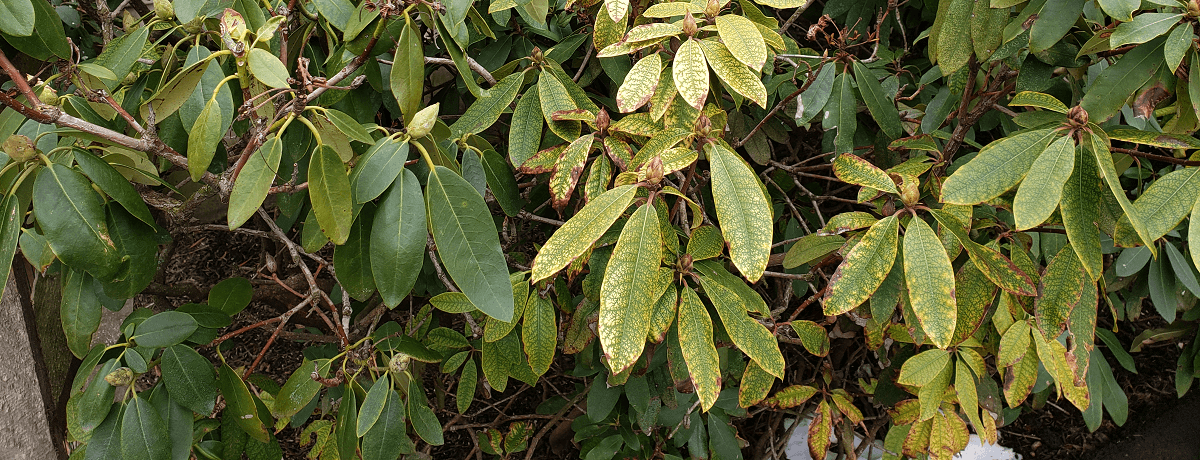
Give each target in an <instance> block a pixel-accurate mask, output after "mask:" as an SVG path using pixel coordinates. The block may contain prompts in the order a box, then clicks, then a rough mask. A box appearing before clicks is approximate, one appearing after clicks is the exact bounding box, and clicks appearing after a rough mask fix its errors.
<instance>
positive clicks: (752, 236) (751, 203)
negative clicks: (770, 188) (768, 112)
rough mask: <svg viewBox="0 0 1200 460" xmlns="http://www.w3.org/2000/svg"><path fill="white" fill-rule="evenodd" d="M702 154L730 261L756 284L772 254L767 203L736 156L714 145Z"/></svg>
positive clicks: (756, 181)
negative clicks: (706, 162) (709, 177)
mask: <svg viewBox="0 0 1200 460" xmlns="http://www.w3.org/2000/svg"><path fill="white" fill-rule="evenodd" d="M704 152H705V154H706V155H707V156H708V162H709V165H710V166H711V168H712V191H713V202H714V203H713V204H714V206H715V207H716V210H717V221H718V223H720V225H721V233H722V235H724V237H725V241H726V242H727V243H729V255H730V258H731V259H733V265H734V266H735V267H737V269H738V271H740V272H741V273H742V276H745V277H746V279H748V280H750V281H751V282H755V281H758V279H759V278H760V277H761V276H762V273H763V271H764V270H765V269H766V266H767V259H768V258H769V256H770V255H771V254H770V253H771V238H772V235H773V232H772V230H773V229H772V225H771V218H772V213H771V206H770V203H769V202H768V201H767V197H766V196H765V195H763V192H762V189H761V188H760V187H761V186H760V185H759V184H760V182H759V181H758V178H757V177H755V175H754V171H753V170H751V169H750V166H749V165H747V164H746V163H745V162H744V161H742V159H741V158H740V157H738V156H737V154H735V153H733V152H731V151H729V150H728V149H726V148H725V147H723V146H721V145H719V144H715V143H710V144H708V145H706V146H705V149H704Z"/></svg>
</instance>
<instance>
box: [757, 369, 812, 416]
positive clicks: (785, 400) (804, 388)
mask: <svg viewBox="0 0 1200 460" xmlns="http://www.w3.org/2000/svg"><path fill="white" fill-rule="evenodd" d="M768 375H770V374H768ZM815 394H817V389H816V388H813V387H810V386H808V385H792V386H790V387H787V388H784V389H782V390H779V391H778V392H777V393H775V396H772V397H770V398H768V399H767V400H766V404H769V405H771V406H774V407H778V408H780V409H790V408H793V407H797V406H799V405H801V404H804V403H806V402H808V400H809V399H811V398H812V397H813V395H815Z"/></svg>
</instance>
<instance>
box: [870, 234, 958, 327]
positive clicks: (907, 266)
mask: <svg viewBox="0 0 1200 460" xmlns="http://www.w3.org/2000/svg"><path fill="white" fill-rule="evenodd" d="M860 244H861V243H860ZM904 278H905V279H906V280H907V281H908V296H909V301H910V302H911V304H912V308H913V312H915V313H916V315H917V319H918V320H920V321H921V328H922V329H924V330H925V334H926V335H927V336H928V337H929V341H930V342H933V344H934V345H937V346H938V348H946V347H947V346H948V345H950V340H951V339H952V338H953V337H954V326H955V323H957V321H958V306H957V305H956V304H955V301H954V267H952V266H951V265H950V257H949V256H947V255H946V249H945V248H943V247H942V242H941V241H940V240H938V236H937V234H936V233H934V232H933V229H932V228H930V227H929V224H927V223H925V221H924V220H921V219H919V218H913V219H912V221H911V222H910V223H909V224H908V229H907V230H906V231H905V233H904Z"/></svg>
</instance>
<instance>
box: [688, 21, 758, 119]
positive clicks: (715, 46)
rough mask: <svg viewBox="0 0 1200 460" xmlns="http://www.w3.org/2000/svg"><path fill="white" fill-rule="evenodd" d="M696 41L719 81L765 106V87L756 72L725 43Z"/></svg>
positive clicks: (707, 40) (709, 40)
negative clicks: (747, 66)
mask: <svg viewBox="0 0 1200 460" xmlns="http://www.w3.org/2000/svg"><path fill="white" fill-rule="evenodd" d="M722 17H725V16H722ZM698 43H700V49H702V50H704V59H705V60H706V61H708V66H709V67H712V69H713V72H715V73H716V74H717V77H718V78H720V79H721V81H723V82H725V84H727V85H729V87H730V88H732V89H733V90H734V91H736V92H737V93H738V94H741V95H742V96H745V97H746V98H749V99H750V100H751V101H754V103H755V104H758V106H759V107H763V108H766V106H767V88H766V86H764V85H763V83H762V79H760V78H759V76H758V75H757V74H755V73H754V72H751V71H750V70H749V69H747V68H746V65H745V64H743V63H741V62H739V61H738V59H736V58H735V57H734V55H733V54H730V52H729V49H728V48H727V47H726V45H722V44H721V43H718V42H717V41H716V40H712V39H706V40H700V41H699V42H698Z"/></svg>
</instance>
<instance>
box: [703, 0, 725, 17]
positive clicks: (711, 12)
mask: <svg viewBox="0 0 1200 460" xmlns="http://www.w3.org/2000/svg"><path fill="white" fill-rule="evenodd" d="M720 12H721V2H720V0H708V5H707V6H706V7H705V8H704V15H705V16H707V17H710V18H714V17H716V16H717V14H719V13H720Z"/></svg>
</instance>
